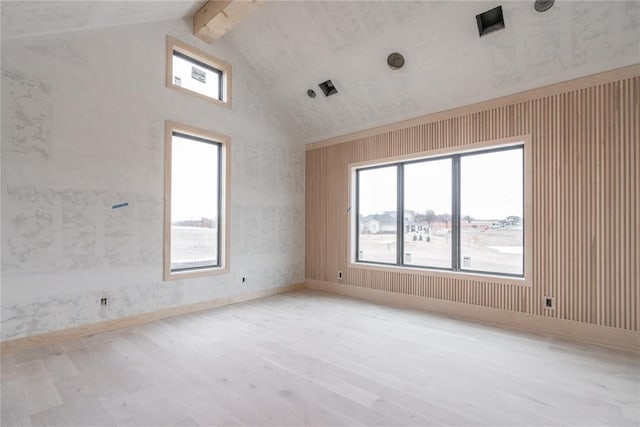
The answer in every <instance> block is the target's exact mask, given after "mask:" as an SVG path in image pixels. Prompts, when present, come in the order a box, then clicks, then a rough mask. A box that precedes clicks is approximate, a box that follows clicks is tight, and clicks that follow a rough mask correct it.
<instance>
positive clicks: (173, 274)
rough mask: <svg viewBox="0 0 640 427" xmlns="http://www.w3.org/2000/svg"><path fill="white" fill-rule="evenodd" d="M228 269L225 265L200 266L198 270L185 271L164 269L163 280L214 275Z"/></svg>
mask: <svg viewBox="0 0 640 427" xmlns="http://www.w3.org/2000/svg"><path fill="white" fill-rule="evenodd" d="M228 272H229V269H228V268H226V267H212V268H202V269H198V270H185V271H165V272H164V281H165V282H168V281H171V280H182V279H193V278H195V277H206V276H216V275H218V274H225V273H228Z"/></svg>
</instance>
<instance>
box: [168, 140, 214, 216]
mask: <svg viewBox="0 0 640 427" xmlns="http://www.w3.org/2000/svg"><path fill="white" fill-rule="evenodd" d="M218 150H219V146H218V145H215V144H207V143H204V142H197V141H194V140H192V139H186V138H182V137H180V136H177V135H174V136H173V144H172V153H171V221H172V222H175V221H184V220H190V219H196V220H199V219H201V218H217V216H218V197H217V191H218Z"/></svg>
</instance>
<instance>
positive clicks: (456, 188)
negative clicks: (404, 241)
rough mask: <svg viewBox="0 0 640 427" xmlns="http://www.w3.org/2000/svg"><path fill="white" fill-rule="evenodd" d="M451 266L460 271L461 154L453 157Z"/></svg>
mask: <svg viewBox="0 0 640 427" xmlns="http://www.w3.org/2000/svg"><path fill="white" fill-rule="evenodd" d="M451 184H452V185H451V190H452V192H453V194H452V197H451V204H452V206H451V232H452V235H451V268H452V269H453V270H454V271H460V156H453V157H451Z"/></svg>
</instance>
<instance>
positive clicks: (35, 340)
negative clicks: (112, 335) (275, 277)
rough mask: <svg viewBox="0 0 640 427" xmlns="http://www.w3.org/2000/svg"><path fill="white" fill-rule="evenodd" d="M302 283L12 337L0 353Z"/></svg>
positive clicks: (275, 292) (246, 298)
mask: <svg viewBox="0 0 640 427" xmlns="http://www.w3.org/2000/svg"><path fill="white" fill-rule="evenodd" d="M304 287H305V286H304V284H303V283H297V284H293V285H287V286H280V287H277V288H271V289H264V290H261V291H257V292H252V293H250V294H243V295H237V296H231V297H225V298H216V299H212V300H209V301H202V302H198V303H195V304H188V305H183V306H179V307H171V308H165V309H163V310H158V311H154V312H150V313H143V314H138V315H134V316H127V317H122V318H119V319H113V320H107V321H104V322H98V323H91V324H89V325H82V326H77V327H74V328H68V329H63V330H60V331H53V332H47V333H44V334H39V335H32V336H29V337H24V338H16V339H12V340H7V341H2V342H0V354H5V353H8V352H12V351H19V350H26V349H29V348H34V347H38V346H42V345H47V344H56V343H59V342H62V341H66V340H69V339H73V338H81V337H86V336H89V335H95V334H98V333H101V332H108V331H113V330H115V329H121V328H128V327H132V326H138V325H141V324H143V323H147V322H151V321H153V320H160V319H167V318H170V317H176V316H181V315H183V314H189V313H195V312H197V311H202V310H208V309H211V308H215V307H220V306H223V305H229V304H236V303H239V302H244V301H250V300H254V299H258V298H264V297H268V296H272V295H278V294H282V293H285V292H291V291H297V290H301V289H304Z"/></svg>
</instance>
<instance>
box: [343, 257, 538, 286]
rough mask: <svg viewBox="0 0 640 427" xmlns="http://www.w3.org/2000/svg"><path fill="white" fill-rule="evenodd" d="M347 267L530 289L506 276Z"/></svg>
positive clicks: (355, 264)
mask: <svg viewBox="0 0 640 427" xmlns="http://www.w3.org/2000/svg"><path fill="white" fill-rule="evenodd" d="M348 267H349V268H357V269H360V270H369V271H388V272H393V273H406V274H418V275H421V276H432V277H448V278H452V279H460V280H474V281H477V282H483V283H495V284H503V285H512V286H522V287H531V283H530V280H528V279H527V278H526V277H506V276H497V275H491V274H485V273H470V272H469V273H468V272H462V271H444V270H434V269H429V268H417V267H398V266H391V265H377V264H366V263H360V262H350V263H349V265H348Z"/></svg>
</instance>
